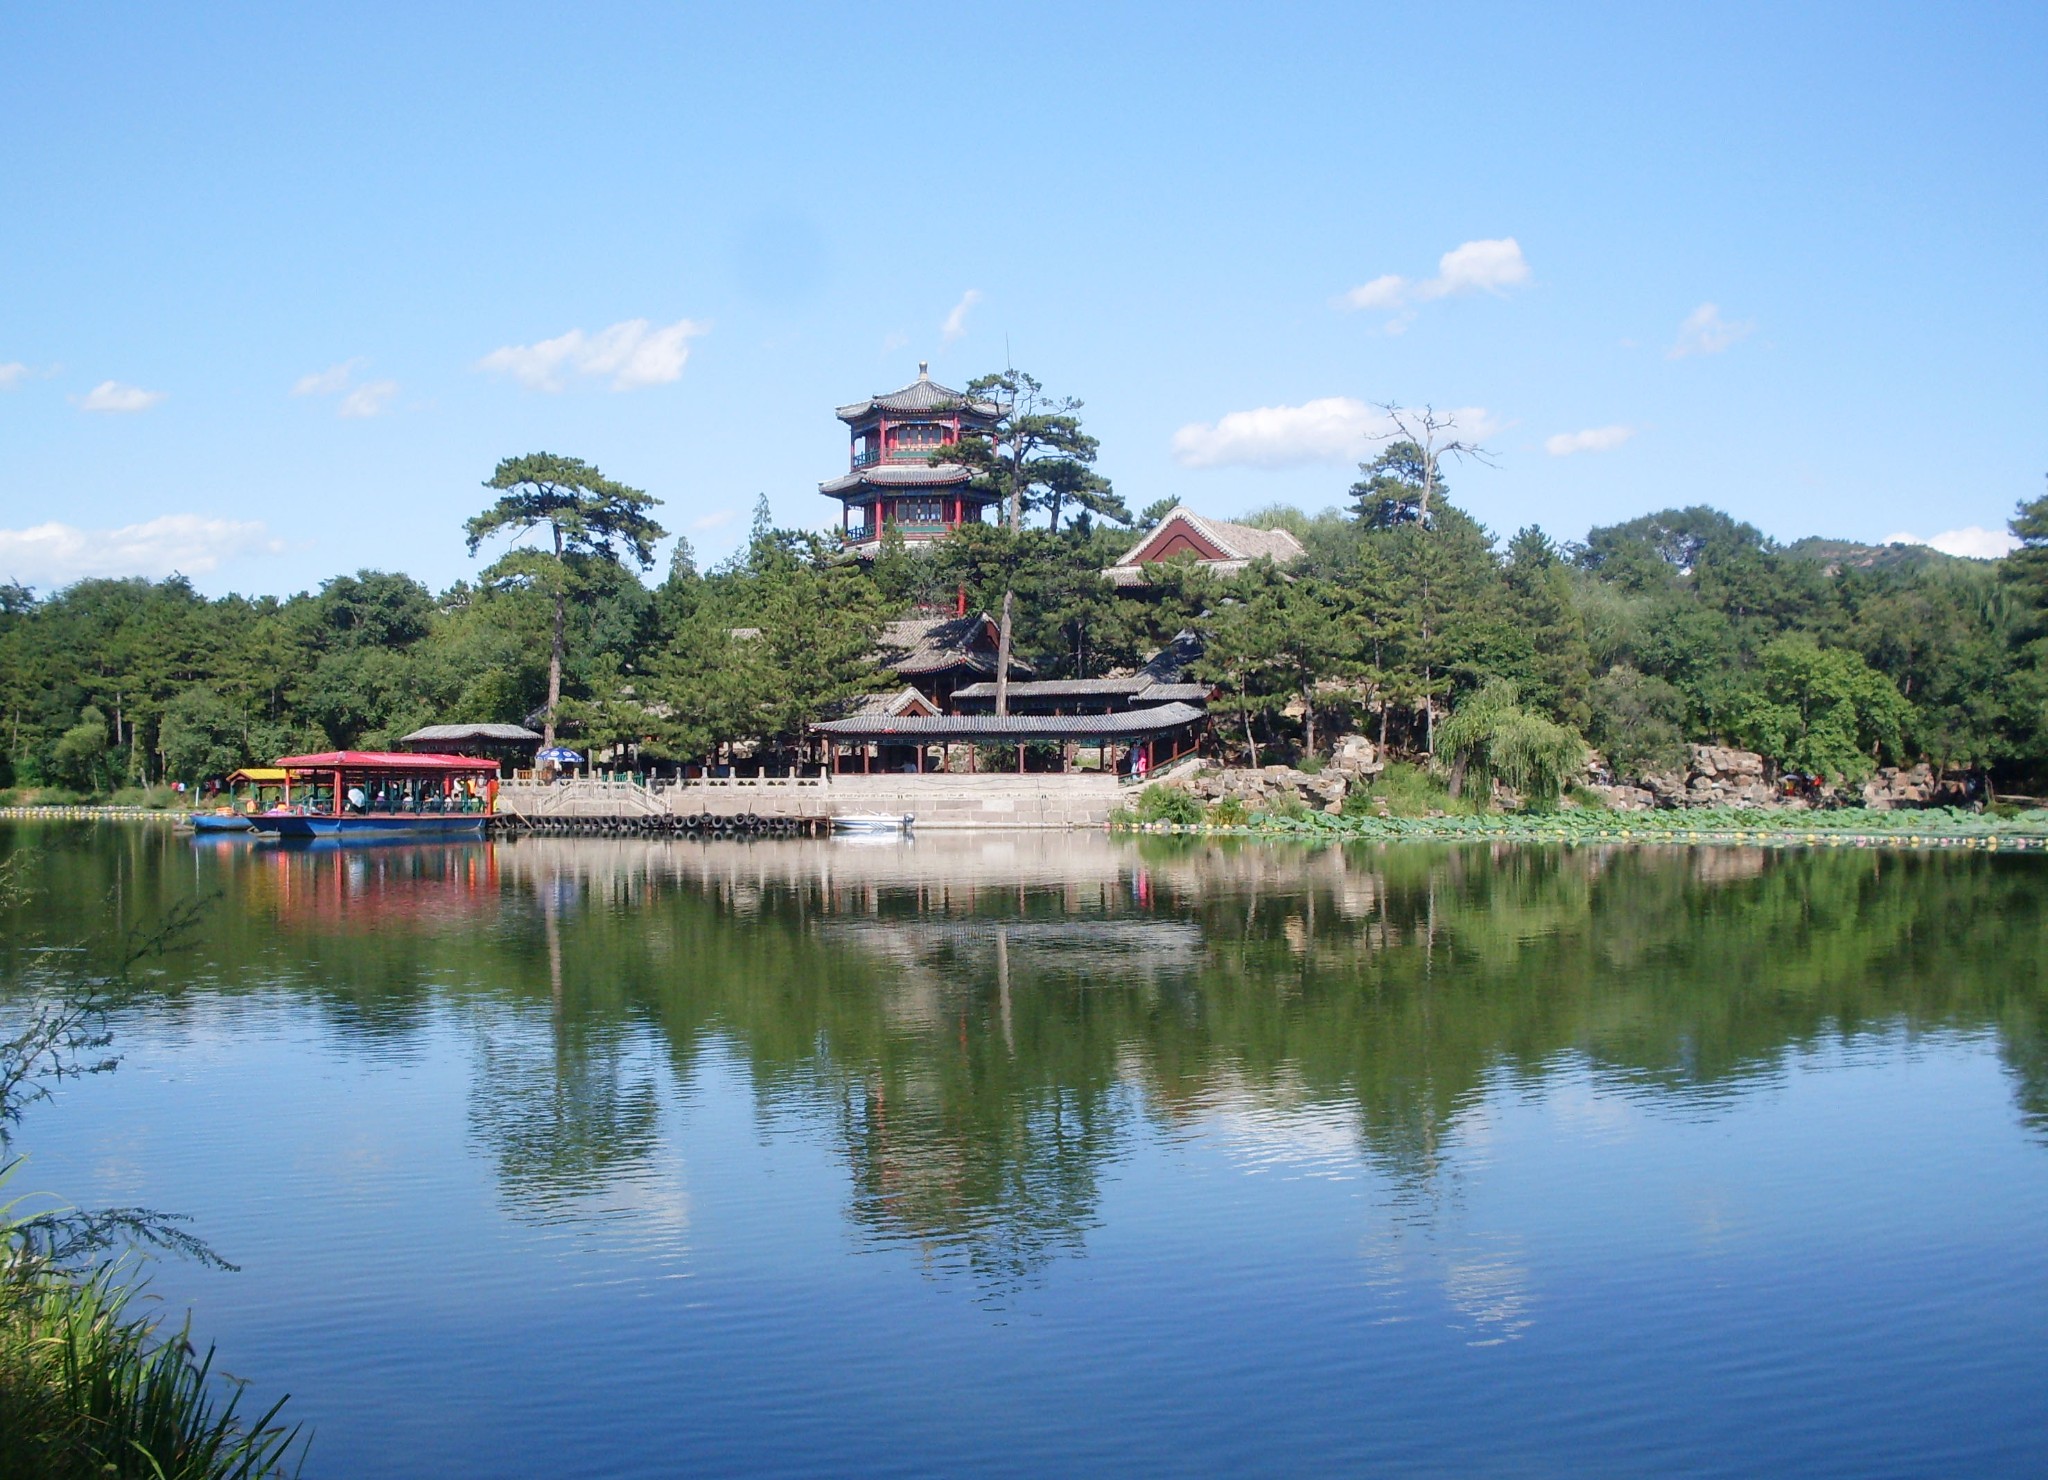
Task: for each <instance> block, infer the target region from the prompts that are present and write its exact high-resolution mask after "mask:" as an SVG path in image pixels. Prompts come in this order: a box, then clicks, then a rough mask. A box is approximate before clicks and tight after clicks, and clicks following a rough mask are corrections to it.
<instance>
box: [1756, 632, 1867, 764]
mask: <svg viewBox="0 0 2048 1480" xmlns="http://www.w3.org/2000/svg"><path fill="white" fill-rule="evenodd" d="M1906 716H1907V706H1906V701H1905V700H1904V699H1903V698H1901V697H1900V695H1899V691H1898V690H1897V689H1895V688H1893V687H1892V683H1891V680H1890V679H1888V678H1886V677H1885V676H1884V675H1883V674H1881V673H1879V672H1877V671H1876V670H1875V669H1873V668H1871V667H1870V665H1869V664H1867V663H1865V662H1864V661H1863V659H1862V658H1860V657H1859V656H1857V655H1856V654H1855V653H1852V652H1849V651H1847V650H1846V649H1842V648H1827V647H1822V646H1820V645H1819V644H1818V643H1816V642H1814V641H1813V640H1812V639H1811V638H1809V637H1805V636H1793V637H1781V638H1779V639H1778V640H1777V641H1775V642H1773V643H1771V644H1770V645H1769V646H1768V647H1766V648H1765V649H1764V650H1763V653H1762V672H1761V682H1760V685H1759V688H1758V691H1757V692H1756V693H1755V694H1754V695H1752V696H1751V697H1750V699H1749V701H1748V702H1747V703H1746V704H1745V705H1744V707H1743V708H1742V710H1741V711H1740V712H1739V713H1738V715H1737V717H1736V733H1737V734H1738V736H1740V738H1742V739H1743V740H1744V741H1745V742H1747V743H1748V744H1749V745H1750V746H1751V747H1752V748H1753V749H1756V750H1759V751H1761V752H1763V754H1764V755H1765V756H1767V757H1770V758H1771V759H1774V760H1776V761H1778V762H1779V763H1780V764H1782V765H1784V766H1786V767H1788V768H1790V769H1794V770H1798V771H1803V772H1806V773H1809V774H1812V775H1818V776H1825V777H1827V778H1828V779H1829V780H1831V781H1837V782H1843V781H1860V780H1861V779H1862V778H1863V777H1865V776H1867V775H1869V774H1870V772H1871V771H1872V770H1873V769H1874V768H1875V766H1876V765H1877V762H1878V759H1879V757H1880V756H1881V755H1883V754H1886V753H1890V754H1893V755H1896V754H1897V752H1898V749H1899V737H1900V729H1901V726H1902V725H1903V724H1904V722H1905V719H1906Z"/></svg>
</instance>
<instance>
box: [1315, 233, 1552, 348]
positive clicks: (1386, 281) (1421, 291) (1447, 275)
mask: <svg viewBox="0 0 2048 1480" xmlns="http://www.w3.org/2000/svg"><path fill="white" fill-rule="evenodd" d="M1529 278H1530V272H1529V261H1528V259H1527V258H1526V257H1524V256H1523V255H1522V245H1521V243H1520V242H1518V241H1516V240H1515V239H1514V238H1513V237H1511V236H1503V237H1498V238H1490V239H1486V240H1481V241H1470V242H1463V243H1461V244H1459V245H1458V246H1455V247H1453V248H1451V250H1450V251H1448V252H1446V253H1444V254H1443V256H1441V257H1439V258H1438V259H1437V264H1436V276H1435V277H1433V278H1424V279H1422V280H1421V281H1420V282H1411V281H1410V280H1409V279H1407V278H1404V277H1402V276H1400V275H1399V274H1397V273H1391V272H1390V273H1385V274H1383V275H1381V276H1380V277H1376V278H1374V279H1373V280H1372V281H1371V282H1369V283H1361V284H1360V285H1359V286H1357V287H1355V288H1353V289H1352V290H1351V291H1350V292H1348V293H1346V294H1345V295H1344V296H1343V297H1342V298H1340V299H1338V300H1337V301H1338V303H1339V305H1340V306H1341V307H1344V308H1350V309H1370V310H1373V311H1375V312H1380V313H1390V314H1392V315H1394V317H1393V318H1392V319H1390V320H1388V322H1387V330H1388V332H1389V333H1394V334H1398V333H1400V332H1401V331H1402V330H1403V329H1405V328H1407V327H1408V324H1409V323H1410V321H1412V320H1413V319H1414V317H1415V305H1417V304H1418V303H1427V302H1429V301H1431V300H1432V299H1436V298H1453V297H1457V296H1458V295H1460V294H1465V293H1491V294H1493V295H1494V296H1495V297H1500V296H1502V295H1504V294H1505V293H1506V292H1507V290H1508V289H1510V288H1519V287H1521V286H1522V285H1523V284H1525V283H1527V282H1528V281H1529Z"/></svg>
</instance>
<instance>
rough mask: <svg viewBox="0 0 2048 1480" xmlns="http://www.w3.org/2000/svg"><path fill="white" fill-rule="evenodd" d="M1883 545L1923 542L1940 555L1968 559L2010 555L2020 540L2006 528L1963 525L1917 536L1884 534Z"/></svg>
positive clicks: (1985, 558)
mask: <svg viewBox="0 0 2048 1480" xmlns="http://www.w3.org/2000/svg"><path fill="white" fill-rule="evenodd" d="M1884 543H1885V544H1887V545H1925V546H1927V548H1928V549H1930V550H1939V551H1941V553H1942V554H1944V555H1965V556H1968V557H1969V558H1970V559H1972V560H1996V559H1997V558H1998V557H1999V556H2001V555H2010V554H2011V553H2012V552H2013V551H2015V550H2017V549H2018V548H2019V547H2020V542H2019V541H2018V540H2017V539H2016V538H2014V537H2013V534H2012V532H2011V531H2010V530H2004V529H1985V528H1984V527H1983V526H1982V525H1977V524H1966V525H1964V526H1963V527H1962V528H1961V529H1945V530H1943V531H1942V532H1941V533H1940V534H1937V535H1929V536H1928V537H1927V538H1926V539H1924V540H1923V539H1921V538H1920V536H1919V535H1917V534H1888V535H1886V536H1885V537H1884Z"/></svg>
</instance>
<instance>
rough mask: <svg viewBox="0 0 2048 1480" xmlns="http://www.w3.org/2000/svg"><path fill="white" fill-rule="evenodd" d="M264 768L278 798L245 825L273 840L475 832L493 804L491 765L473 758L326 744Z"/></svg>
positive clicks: (453, 835)
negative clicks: (278, 779)
mask: <svg viewBox="0 0 2048 1480" xmlns="http://www.w3.org/2000/svg"><path fill="white" fill-rule="evenodd" d="M268 769H270V770H275V771H279V772H282V773H284V777H285V779H284V782H283V785H282V788H281V793H280V796H279V800H278V803H277V805H275V806H273V807H268V808H266V809H264V810H263V811H260V812H255V813H252V814H250V815H249V825H250V826H251V827H253V828H255V829H256V831H257V832H259V833H265V834H269V835H272V836H274V837H277V838H279V839H288V840H305V839H328V840H343V841H346V840H353V839H364V840H371V839H387V838H412V839H419V840H430V839H435V838H477V837H482V836H483V834H484V829H485V828H486V827H488V826H489V825H490V820H491V817H492V814H493V813H494V812H495V811H496V809H497V800H498V763H497V762H496V761H494V760H482V759H479V758H477V757H475V756H468V755H415V754H408V753H404V752H399V751H384V750H332V751H325V752H322V753H321V754H318V755H288V756H284V757H281V758H280V759H279V760H278V761H276V762H275V763H274V765H273V766H272V767H270V768H268Z"/></svg>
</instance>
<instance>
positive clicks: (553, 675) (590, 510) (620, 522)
mask: <svg viewBox="0 0 2048 1480" xmlns="http://www.w3.org/2000/svg"><path fill="white" fill-rule="evenodd" d="M484 487H486V488H493V489H496V490H498V491H499V493H500V494H501V495H502V497H500V498H499V500H498V501H497V502H496V503H495V504H493V505H491V507H490V508H488V509H486V510H484V511H483V512H482V513H481V514H478V515H477V516H476V517H475V518H473V519H471V520H470V521H469V522H468V523H467V524H466V525H465V526H464V529H465V531H466V532H467V534H468V536H469V553H470V554H472V555H474V554H476V552H477V547H478V546H479V545H481V544H482V543H483V542H484V541H485V540H487V539H490V538H492V537H493V536H494V535H500V534H503V535H508V536H510V537H511V538H513V539H515V540H517V539H519V538H520V537H521V536H524V535H529V534H532V533H534V532H536V531H538V530H542V529H545V530H546V531H547V537H548V546H547V548H544V549H534V548H532V547H530V546H526V545H517V546H515V547H514V548H512V549H510V550H508V551H506V552H505V554H504V555H503V556H501V557H500V558H499V560H498V561H497V563H496V564H494V565H493V566H492V567H491V568H490V570H488V571H487V572H485V575H486V577H487V578H489V579H492V580H523V581H526V582H528V583H530V584H531V585H532V586H534V587H535V588H536V589H538V590H540V591H541V592H543V593H544V594H546V595H547V596H548V598H549V599H550V601H551V603H552V605H553V608H554V622H553V628H552V632H551V637H550V641H549V645H548V707H547V719H546V722H545V723H544V725H543V726H542V731H543V734H544V737H545V739H544V743H545V744H547V745H550V746H551V745H553V744H554V743H555V710H556V709H557V708H558V707H559V706H560V705H561V702H562V649H563V632H564V630H565V627H566V625H567V618H568V607H569V598H570V596H571V594H572V593H573V591H574V589H575V587H576V584H577V575H578V572H579V568H580V567H585V566H588V565H589V564H591V563H592V562H596V561H605V562H609V563H610V564H613V565H617V566H624V565H625V563H626V561H627V559H629V558H630V559H631V560H632V561H633V562H634V563H635V564H637V565H638V566H639V567H640V569H642V570H647V569H649V568H651V567H652V566H653V564H654V542H655V541H656V540H658V539H660V538H662V537H663V536H664V535H666V534H667V533H668V531H667V530H665V529H663V528H662V527H661V526H660V525H659V524H656V523H655V522H654V520H653V518H652V517H651V516H650V515H649V514H648V512H647V511H648V510H649V509H651V508H653V507H654V506H655V505H656V504H658V503H660V502H661V500H660V499H658V498H655V497H654V496H653V495H651V494H647V493H642V492H641V491H640V490H639V489H637V488H628V487H627V486H626V485H625V484H623V483H616V482H614V481H612V480H611V479H610V478H607V477H605V475H604V474H603V473H600V472H599V471H598V470H597V469H596V468H594V467H592V466H591V465H590V464H589V463H587V462H584V461H583V460H582V459H581V458H577V457H557V456H556V455H555V454H553V453H551V452H535V453H529V454H528V455H527V456H525V457H508V458H506V459H505V460H504V461H503V462H501V463H499V464H498V470H497V471H496V472H495V473H493V474H492V475H491V476H490V478H489V479H488V480H486V482H485V483H484Z"/></svg>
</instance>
